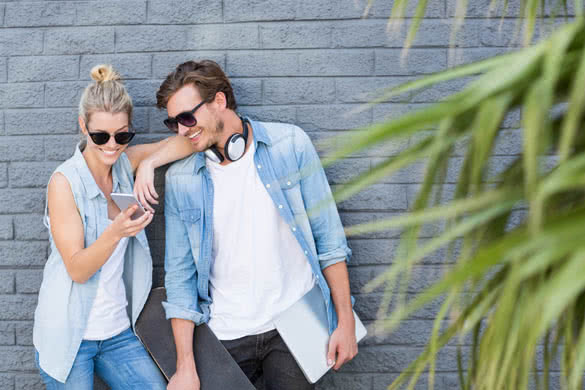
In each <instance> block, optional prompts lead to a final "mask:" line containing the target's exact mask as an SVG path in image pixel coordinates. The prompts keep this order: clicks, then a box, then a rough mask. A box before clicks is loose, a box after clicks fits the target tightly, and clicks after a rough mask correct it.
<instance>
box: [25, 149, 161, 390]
mask: <svg viewBox="0 0 585 390" xmlns="http://www.w3.org/2000/svg"><path fill="white" fill-rule="evenodd" d="M79 147H80V145H78V146H77V147H76V148H75V154H74V155H73V157H71V158H70V159H68V160H67V161H65V162H64V163H63V164H61V165H60V166H59V167H58V168H57V169H56V170H55V173H57V172H60V173H61V174H63V175H64V176H65V177H66V178H67V180H68V181H69V184H70V186H71V190H72V192H73V196H74V198H75V203H76V205H77V209H78V211H79V215H80V216H81V219H82V222H83V228H84V236H85V247H86V248H87V247H88V246H90V245H91V244H93V242H94V241H95V240H96V239H97V238H98V237H99V236H100V235H101V234H102V233H103V231H104V230H105V229H106V227H107V226H108V224H109V221H108V204H107V200H106V197H105V196H104V194H103V193H102V192H101V190H100V189H99V187H98V186H97V184H96V182H95V180H94V178H93V176H92V174H91V172H90V170H89V168H88V166H87V163H86V162H85V159H84V158H83V155H82V154H81V150H80V149H79ZM112 178H113V191H114V192H123V193H132V188H133V186H134V179H133V174H132V167H131V165H130V161H129V160H128V157H127V156H126V154H125V153H122V155H121V156H120V158H119V159H118V161H116V163H115V164H114V166H113V167H112ZM45 225H46V226H47V227H49V219H48V216H47V212H46V210H45ZM49 232H50V229H49ZM50 243H51V254H50V255H49V259H48V260H47V263H46V264H45V269H44V272H43V282H42V284H41V288H40V291H39V300H38V304H37V308H36V310H35V317H34V327H33V343H34V346H35V348H36V349H37V351H38V352H39V363H40V366H41V368H42V369H43V370H44V371H45V372H46V373H48V374H49V375H50V376H52V377H53V378H55V379H56V380H58V381H59V382H65V381H66V380H67V376H68V375H69V371H70V370H71V367H72V366H73V361H74V360H75V357H76V356H77V351H78V350H79V346H80V344H81V341H82V338H83V335H84V333H85V329H86V326H87V318H88V316H89V312H90V310H91V307H92V305H93V301H94V299H95V296H96V293H97V287H98V281H99V278H100V273H101V270H98V272H96V273H95V274H94V275H93V276H92V277H91V278H89V280H88V281H87V282H85V283H83V284H80V283H76V282H74V281H73V280H71V277H70V276H69V273H68V272H67V269H66V268H65V264H64V263H63V259H62V257H61V254H60V253H59V251H58V250H57V247H56V246H55V242H54V241H53V237H52V236H50ZM123 279H124V285H125V287H126V298H127V300H128V307H127V311H128V318H129V319H130V320H131V323H132V327H134V324H135V323H136V319H137V318H138V315H139V314H140V312H141V311H142V308H143V306H144V303H145V302H146V298H147V297H148V293H149V292H150V288H151V286H152V258H151V255H150V249H149V247H148V242H147V240H146V234H145V233H144V231H142V232H140V233H139V234H138V235H137V236H136V237H132V238H130V240H129V241H128V248H127V249H126V254H125V258H124V273H123Z"/></svg>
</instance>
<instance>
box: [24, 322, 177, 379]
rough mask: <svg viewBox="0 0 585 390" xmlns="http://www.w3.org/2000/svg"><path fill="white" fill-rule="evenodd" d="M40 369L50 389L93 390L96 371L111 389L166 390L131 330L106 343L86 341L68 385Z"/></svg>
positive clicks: (75, 362) (83, 342)
mask: <svg viewBox="0 0 585 390" xmlns="http://www.w3.org/2000/svg"><path fill="white" fill-rule="evenodd" d="M35 357H36V362H37V367H38V368H39V371H40V373H41V378H42V379H43V382H45V385H46V386H47V390H92V389H93V379H94V377H93V375H94V372H95V373H96V374H98V375H99V377H100V378H102V379H103V380H104V382H106V383H107V385H108V386H109V387H110V389H112V390H131V389H132V390H146V389H149V390H165V389H166V388H167V384H166V380H165V379H164V377H163V376H162V374H161V373H160V371H159V369H158V367H157V366H156V365H155V364H154V362H153V361H152V359H151V358H150V355H149V354H148V352H146V350H145V349H144V347H143V346H142V344H141V343H140V340H138V338H137V337H136V336H135V335H134V332H132V330H131V329H130V328H128V329H126V330H125V331H123V332H122V333H120V334H119V335H117V336H114V337H112V338H109V339H107V340H101V341H90V340H83V341H82V342H81V346H80V347H79V351H78V352H77V357H76V358H75V361H74V362H73V367H72V368H71V372H70V373H69V376H68V377H67V381H66V382H65V383H61V382H59V381H57V380H55V379H54V378H52V377H50V376H49V375H48V374H47V373H46V372H44V371H43V370H42V369H41V368H40V366H39V354H38V352H36V353H35Z"/></svg>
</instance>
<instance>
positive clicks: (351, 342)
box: [327, 316, 358, 371]
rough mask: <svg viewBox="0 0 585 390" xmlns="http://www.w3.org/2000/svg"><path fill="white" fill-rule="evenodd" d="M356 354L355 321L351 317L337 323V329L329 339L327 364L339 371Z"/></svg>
mask: <svg viewBox="0 0 585 390" xmlns="http://www.w3.org/2000/svg"><path fill="white" fill-rule="evenodd" d="M357 353H358V346H357V341H356V338H355V320H354V318H353V316H352V317H351V319H350V320H348V321H347V322H344V323H341V322H340V323H339V325H338V327H337V329H335V331H334V332H333V333H332V334H331V337H330V338H329V351H328V352H327V363H328V364H329V365H332V364H333V363H335V366H333V369H334V370H336V371H337V370H339V369H340V368H341V366H343V365H344V364H345V363H347V362H349V361H350V360H351V359H353V358H354V357H355V355H357Z"/></svg>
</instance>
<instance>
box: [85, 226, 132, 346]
mask: <svg viewBox="0 0 585 390" xmlns="http://www.w3.org/2000/svg"><path fill="white" fill-rule="evenodd" d="M110 223H111V221H110ZM127 247H128V237H124V238H122V239H121V240H120V242H119V243H118V246H117V247H116V249H114V252H113V253H112V255H111V256H110V258H109V259H108V260H107V261H106V262H105V264H104V265H103V266H102V268H101V270H102V271H101V275H100V280H99V283H98V289H97V294H96V297H95V300H94V302H93V305H92V307H91V311H90V312H89V318H88V321H87V328H86V330H85V334H84V336H83V339H85V340H106V339H109V338H110V337H113V336H116V335H117V334H119V333H120V332H122V331H124V330H126V329H128V328H129V327H130V320H129V319H128V313H127V312H126V306H127V305H128V301H127V300H126V289H125V287H124V280H123V279H122V272H123V271H124V254H125V253H126V248H127Z"/></svg>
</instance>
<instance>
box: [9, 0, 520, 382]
mask: <svg viewBox="0 0 585 390" xmlns="http://www.w3.org/2000/svg"><path fill="white" fill-rule="evenodd" d="M392 3H393V2H392V0H376V1H375V2H374V3H373V5H372V6H371V7H369V8H367V12H364V11H365V10H366V7H367V5H368V1H367V0H206V1H204V0H193V1H184V0H125V1H110V0H107V1H93V0H92V1H76V0H73V1H71V0H67V1H65V0H63V1H59V0H57V1H54V0H53V1H42V0H36V1H28V0H18V1H15V0H7V1H0V389H1V390H13V389H43V388H44V385H43V384H42V382H41V381H40V377H39V375H38V371H37V369H36V367H35V362H34V348H33V346H32V320H33V314H34V309H35V306H36V303H37V294H38V291H39V286H40V283H41V280H42V269H43V266H44V264H45V261H46V259H47V256H48V253H49V251H50V248H49V246H48V237H49V235H48V232H47V229H46V228H45V227H44V226H43V224H42V215H43V212H44V203H45V196H46V195H45V192H46V185H47V182H48V180H49V177H50V175H51V172H52V171H53V169H54V168H55V167H56V166H57V165H58V164H59V163H60V162H62V161H64V160H65V159H67V158H68V157H69V156H70V155H71V154H72V153H73V148H74V145H75V144H76V142H77V141H78V139H79V136H78V133H79V129H78V126H77V105H78V103H79V99H80V97H81V93H82V91H83V88H84V87H85V86H86V85H87V83H88V82H89V80H90V78H89V72H90V70H91V68H92V67H93V66H94V65H97V64H100V63H111V64H113V65H114V66H115V68H116V69H117V70H118V71H119V72H120V73H121V74H122V77H123V78H124V79H125V80H127V82H126V85H127V86H128V90H129V91H130V93H131V95H132V97H133V99H134V104H135V106H136V109H135V123H134V125H135V127H136V128H137V129H138V132H139V133H140V134H139V136H138V137H137V141H138V142H150V141H153V140H158V139H162V138H163V137H166V136H168V135H169V133H168V132H167V131H166V129H165V127H164V125H163V124H162V119H163V118H164V117H165V116H166V113H164V112H162V113H161V112H160V111H159V110H157V109H156V108H155V107H154V104H155V101H156V99H155V93H156V90H157V88H158V86H159V85H160V83H161V81H162V80H163V79H164V78H165V76H166V75H167V74H168V73H169V72H170V71H171V70H173V68H174V67H175V66H176V65H177V64H178V63H180V62H183V61H185V60H188V59H207V58H209V59H213V60H215V61H217V62H218V63H219V64H220V65H221V66H222V67H223V68H224V69H225V71H226V72H227V74H228V75H229V76H230V78H231V79H232V80H233V84H234V89H235V91H236V97H237V99H238V102H239V107H240V112H241V113H242V114H246V115H249V116H251V117H252V118H255V119H259V120H265V121H280V122H293V123H296V124H298V125H299V126H301V127H302V128H304V129H305V130H306V131H307V132H308V134H309V136H310V137H311V139H312V140H313V141H314V142H315V145H316V146H317V149H318V151H319V153H320V154H321V155H322V156H324V155H326V154H327V152H328V151H329V150H330V148H331V145H333V146H335V145H339V144H341V143H342V142H343V140H344V137H347V136H348V135H349V134H350V133H351V132H352V131H367V130H366V129H367V127H368V126H370V125H372V124H374V123H377V122H380V121H383V120H386V119H392V118H396V117H398V116H399V115H403V114H405V113H407V112H409V111H411V110H419V109H424V108H425V107H426V106H428V105H429V104H432V103H434V102H437V101H438V100H440V99H443V98H445V97H447V96H449V95H450V94H452V93H455V92H457V91H459V90H460V89H461V88H463V87H464V86H465V85H466V82H467V80H464V81H457V82H451V83H446V84H444V85H440V86H438V87H437V88H435V89H429V90H425V91H423V92H421V93H419V94H405V95H404V96H397V97H393V98H390V99H385V100H384V99H383V102H382V103H381V104H379V105H377V106H374V107H372V106H365V107H364V106H363V105H364V103H367V102H369V101H371V99H373V98H376V97H378V96H380V94H381V93H382V92H383V91H384V89H386V88H389V87H393V86H397V85H400V84H401V83H404V82H407V81H412V80H414V79H416V78H418V77H422V76H424V75H426V74H430V73H433V72H436V71H440V70H444V69H446V68H448V67H449V66H454V65H458V64H464V63H469V62H472V61H476V60H480V59H484V58H487V57H491V56H493V55H497V54H502V53H505V52H507V51H510V50H514V49H516V48H518V47H519V42H516V41H513V40H512V36H513V35H514V34H511V33H510V31H512V29H513V28H514V26H515V19H514V18H515V17H516V16H517V15H518V10H517V9H516V8H514V7H512V8H511V10H510V13H509V14H508V16H507V18H506V20H505V23H504V25H503V28H501V29H499V28H498V26H499V24H500V19H498V18H495V19H490V18H489V16H493V15H495V16H500V15H501V11H499V10H495V11H494V12H492V13H491V14H490V13H489V12H488V11H487V10H488V9H489V3H490V0H473V1H471V2H470V14H469V17H468V18H467V19H466V20H465V23H464V25H463V28H462V29H461V32H460V34H459V36H458V38H457V39H456V41H455V47H454V48H453V49H450V47H449V39H450V31H451V26H452V24H453V22H454V20H455V12H454V10H455V4H456V0H432V1H429V2H428V3H429V5H428V10H427V13H426V15H425V18H424V20H423V21H422V23H421V25H420V32H419V35H418V37H417V38H416V40H415V41H414V42H413V47H412V49H411V50H410V52H409V54H408V56H407V57H404V56H403V52H402V48H403V45H404V38H405V36H406V32H407V28H408V26H409V25H410V24H411V23H412V21H413V19H412V17H413V15H414V12H415V7H414V6H413V4H410V5H409V6H408V8H407V10H406V17H405V23H404V24H403V26H402V28H401V29H400V30H399V31H397V32H396V33H395V34H394V35H389V34H388V32H387V28H386V25H387V19H388V16H389V15H390V11H391V9H392ZM511 3H514V2H511ZM364 14H365V16H366V17H365V18H364V17H363V16H364ZM506 123H507V124H506V125H505V126H504V127H505V131H504V132H503V133H502V134H501V137H500V138H499V139H498V143H497V145H496V149H495V154H496V156H495V160H494V162H493V166H494V168H493V169H494V172H496V171H498V170H499V169H500V168H501V167H503V166H505V165H506V164H507V163H508V162H509V161H511V160H512V159H513V158H514V156H516V155H517V154H518V153H519V152H520V150H521V145H522V138H521V137H522V133H521V131H519V130H518V128H519V123H521V122H520V114H519V113H518V115H517V116H516V117H514V118H510V120H508V121H507V122H506ZM332 137H333V138H332ZM331 140H332V142H331ZM415 140H416V139H409V138H404V139H400V140H396V141H394V142H390V143H386V144H384V145H379V146H377V147H376V148H371V149H367V150H362V151H359V152H356V153H355V154H354V155H352V156H350V157H348V158H346V159H345V160H343V161H340V162H338V163H336V164H334V165H332V166H329V167H327V169H326V172H327V175H328V178H329V181H330V183H331V185H332V186H333V187H334V188H335V187H337V186H339V185H341V184H343V183H345V182H347V181H348V180H349V179H350V178H351V177H352V176H354V175H355V174H358V173H362V172H366V171H368V170H369V169H371V168H372V167H374V166H376V165H377V164H378V163H380V162H382V161H384V158H386V157H389V156H394V155H396V154H397V153H399V152H400V151H401V150H404V149H405V148H408V147H409V146H412V145H413V144H414V142H415ZM328 148H329V149H328ZM462 156H463V155H462V154H457V153H455V155H454V156H453V157H452V166H453V170H452V171H451V170H450V172H449V175H448V181H449V183H450V184H449V186H450V188H447V191H452V187H453V184H454V183H455V182H456V178H457V175H456V170H457V169H458V167H460V165H461V161H462ZM424 171H425V167H424V162H421V163H418V164H414V165H412V166H409V167H406V168H405V169H404V170H402V171H400V172H398V173H396V174H395V175H393V176H392V177H388V178H385V179H384V180H382V181H380V182H379V183H377V184H375V185H373V186H371V187H370V188H369V189H367V190H366V191H363V192H362V193H360V194H356V195H354V196H352V197H351V198H350V199H347V200H345V201H343V202H342V203H340V204H339V210H340V214H341V217H342V221H343V223H344V224H345V225H346V226H349V225H353V224H358V223H364V222H372V221H376V220H378V219H380V218H388V217H393V216H399V215H403V214H404V213H406V212H407V211H408V209H409V208H410V207H411V206H412V204H413V203H414V199H415V197H416V191H417V189H418V188H419V187H420V182H421V181H422V178H423V177H424ZM164 172H165V168H161V169H159V170H157V172H156V185H157V188H158V191H159V194H162V193H164V188H163V187H164ZM157 211H158V214H157V217H156V218H155V219H154V222H153V224H152V225H151V226H150V227H149V228H148V229H147V234H148V236H149V240H150V244H151V248H152V253H153V255H154V264H155V268H154V274H153V280H154V286H161V285H162V284H163V281H164V268H163V265H164V216H163V209H162V207H158V208H157ZM440 229H441V226H439V225H433V226H428V227H426V228H425V230H424V234H425V240H428V239H431V238H432V237H433V236H434V235H436V234H437V232H439V231H440ZM399 238H400V231H397V230H392V231H384V232H377V233H371V234H362V235H359V236H356V237H351V238H350V239H349V242H350V246H352V247H353V249H354V257H353V259H352V261H351V263H350V265H349V271H350V277H351V287H352V294H353V295H354V297H355V298H356V304H355V310H356V311H357V313H358V314H359V315H360V316H361V317H362V319H363V320H364V321H365V322H366V323H367V324H371V323H372V322H373V320H375V319H376V315H377V311H378V307H379V305H380V303H381V302H382V300H383V299H382V291H381V290H380V289H378V290H374V291H373V292H369V293H365V292H364V290H363V288H364V286H365V285H366V284H367V283H368V281H370V280H372V279H373V278H374V277H376V276H377V275H379V274H380V273H382V272H384V270H385V269H387V267H388V266H389V265H390V264H392V263H393V262H394V261H395V258H394V256H395V254H396V249H397V247H398V243H399ZM446 256H447V253H446V251H443V252H438V253H433V254H431V255H429V256H428V257H427V258H426V259H425V260H424V261H422V262H421V264H420V265H419V266H418V267H417V268H415V269H414V270H413V274H412V283H411V286H410V287H409V288H408V289H406V290H405V291H404V293H405V294H406V295H407V297H406V299H410V298H412V297H413V296H414V295H415V294H417V293H419V292H420V291H422V290H423V289H424V288H425V287H427V286H429V285H430V284H431V283H432V282H433V281H435V280H437V278H439V277H440V276H441V274H442V272H443V271H444V266H445V264H449V263H452V261H453V259H448V258H447V257H446ZM439 306H440V302H433V304H431V305H429V306H428V307H425V308H423V309H421V310H420V311H418V312H417V313H415V314H414V315H413V316H412V317H411V318H410V319H409V320H408V322H407V323H405V325H404V326H402V327H400V328H399V329H398V330H397V331H396V332H394V333H392V334H390V335H384V336H381V335H377V336H376V337H374V336H370V337H368V338H367V339H366V340H365V341H364V342H363V344H361V345H360V353H359V355H358V356H357V357H356V359H355V360H354V361H353V362H351V363H350V364H347V365H346V366H345V367H343V368H342V370H341V371H340V372H338V373H330V374H328V375H326V377H325V378H323V379H322V380H321V381H320V382H319V383H318V385H317V388H318V389H319V390H332V389H348V390H349V389H352V390H354V389H355V390H357V389H360V390H373V389H383V388H386V386H387V385H388V384H389V383H390V382H391V381H392V379H394V378H395V377H396V376H397V375H398V374H399V373H400V372H401V370H403V369H404V368H406V367H407V365H408V363H409V362H410V361H411V360H413V359H415V358H416V356H417V355H418V354H419V353H420V352H421V351H422V350H423V347H424V344H425V341H426V338H427V337H428V335H429V333H430V331H431V329H432V326H433V318H434V314H435V313H436V311H437V309H438V307H439ZM455 356H456V349H455V348H454V346H448V347H447V348H446V349H445V351H443V352H442V354H441V356H440V357H439V361H438V362H437V370H438V373H437V378H438V379H436V381H435V388H438V389H441V390H447V389H452V388H454V387H456V386H457V385H456V383H457V373H456V372H457V365H456V357H455ZM417 388H421V389H422V388H426V383H424V382H423V383H421V386H419V387H417ZM96 389H98V390H105V389H107V386H106V385H105V384H104V383H102V382H101V381H100V380H99V379H96Z"/></svg>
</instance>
